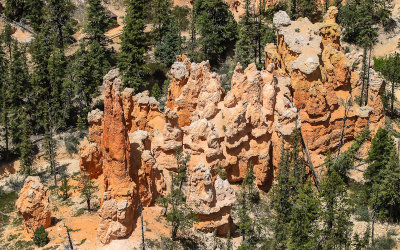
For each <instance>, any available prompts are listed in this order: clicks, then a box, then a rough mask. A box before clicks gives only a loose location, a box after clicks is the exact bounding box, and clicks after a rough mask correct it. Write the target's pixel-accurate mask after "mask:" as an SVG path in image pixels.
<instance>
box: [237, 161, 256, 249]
mask: <svg viewBox="0 0 400 250" xmlns="http://www.w3.org/2000/svg"><path fill="white" fill-rule="evenodd" d="M254 181H255V176H254V171H253V165H252V164H251V163H250V166H249V167H248V169H247V172H246V176H245V178H244V179H243V182H242V186H241V189H240V195H239V197H238V208H237V217H238V220H239V221H238V223H237V226H238V229H239V231H240V233H241V235H242V237H243V244H245V245H246V246H250V245H252V243H253V242H252V239H251V237H252V235H253V233H254V228H253V219H252V218H251V217H250V211H251V206H252V204H253V203H256V202H258V201H259V199H260V197H259V194H258V191H257V189H256V188H255V187H254Z"/></svg>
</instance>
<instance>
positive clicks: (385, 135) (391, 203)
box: [364, 128, 400, 221]
mask: <svg viewBox="0 0 400 250" xmlns="http://www.w3.org/2000/svg"><path fill="white" fill-rule="evenodd" d="M366 162H367V163H369V165H368V167H367V169H366V171H365V172H364V178H365V180H366V188H367V191H368V193H369V194H372V195H370V198H369V204H370V206H371V208H372V209H373V210H374V213H375V215H376V216H375V217H376V218H378V219H379V220H385V219H387V218H388V219H389V220H390V221H397V220H398V219H399V218H400V209H399V202H400V195H399V194H398V190H399V188H400V184H399V181H400V165H399V157H398V154H397V152H396V147H395V145H394V141H393V139H392V138H391V137H390V134H389V132H388V131H387V130H385V129H382V128H380V129H378V132H377V133H376V135H375V137H374V138H373V139H372V143H371V148H370V150H369V151H368V158H367V159H366Z"/></svg>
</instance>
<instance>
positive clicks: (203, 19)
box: [193, 0, 237, 66]
mask: <svg viewBox="0 0 400 250" xmlns="http://www.w3.org/2000/svg"><path fill="white" fill-rule="evenodd" d="M193 8H194V15H195V22H196V26H197V30H198V32H199V35H200V40H199V44H200V46H201V52H202V55H203V57H204V58H203V59H207V60H210V63H211V65H213V66H215V65H217V64H218V63H220V62H221V60H222V59H223V58H224V57H225V54H226V52H227V51H228V48H229V46H230V45H232V43H233V42H234V41H235V40H236V38H237V23H236V21H235V19H234V18H233V14H232V13H231V12H230V11H229V9H228V6H227V5H226V4H225V3H223V2H222V1H221V0H197V1H195V2H194V7H193Z"/></svg>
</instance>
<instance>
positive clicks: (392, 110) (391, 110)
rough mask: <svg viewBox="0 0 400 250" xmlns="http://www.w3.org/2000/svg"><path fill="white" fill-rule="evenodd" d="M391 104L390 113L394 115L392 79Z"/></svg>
mask: <svg viewBox="0 0 400 250" xmlns="http://www.w3.org/2000/svg"><path fill="white" fill-rule="evenodd" d="M390 99H391V104H390V113H391V114H392V116H394V81H392V96H391V98H390Z"/></svg>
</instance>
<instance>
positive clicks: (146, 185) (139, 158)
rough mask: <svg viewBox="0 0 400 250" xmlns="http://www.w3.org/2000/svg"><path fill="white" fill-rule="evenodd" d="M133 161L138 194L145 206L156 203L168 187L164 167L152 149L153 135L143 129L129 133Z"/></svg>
mask: <svg viewBox="0 0 400 250" xmlns="http://www.w3.org/2000/svg"><path fill="white" fill-rule="evenodd" d="M129 142H130V144H131V162H132V166H133V169H134V170H137V171H136V172H135V173H134V176H137V181H136V182H137V184H138V195H139V197H140V201H141V203H142V205H143V206H150V205H152V204H154V202H155V201H156V199H157V198H158V197H159V196H160V194H162V193H163V192H164V190H165V189H166V184H165V182H164V178H163V174H162V169H160V168H159V167H158V165H157V163H156V159H155V158H154V156H153V154H152V152H151V151H150V150H151V135H150V134H149V133H148V132H146V131H143V130H137V131H135V132H133V133H129Z"/></svg>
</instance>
